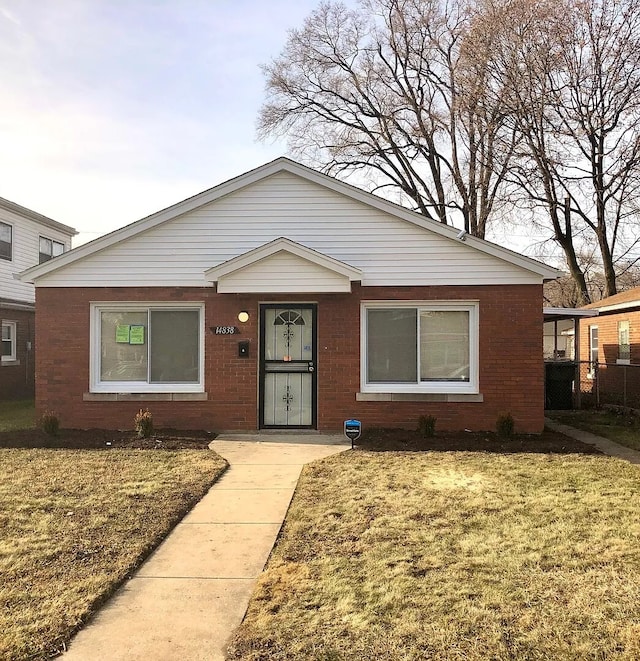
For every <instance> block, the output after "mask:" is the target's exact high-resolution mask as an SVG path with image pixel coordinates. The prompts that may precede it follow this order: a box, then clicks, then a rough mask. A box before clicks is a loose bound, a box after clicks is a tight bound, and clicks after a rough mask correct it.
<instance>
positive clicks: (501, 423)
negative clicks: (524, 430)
mask: <svg viewBox="0 0 640 661" xmlns="http://www.w3.org/2000/svg"><path fill="white" fill-rule="evenodd" d="M515 426H516V425H515V422H514V421H513V416H512V415H511V413H500V414H499V415H498V420H497V421H496V432H498V436H500V437H501V438H510V437H511V436H513V431H514V429H515Z"/></svg>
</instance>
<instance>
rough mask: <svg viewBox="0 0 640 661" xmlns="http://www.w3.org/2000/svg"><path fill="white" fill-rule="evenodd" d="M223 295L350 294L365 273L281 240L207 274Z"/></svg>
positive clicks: (301, 246)
mask: <svg viewBox="0 0 640 661" xmlns="http://www.w3.org/2000/svg"><path fill="white" fill-rule="evenodd" d="M205 278H206V280H207V281H208V282H211V283H215V284H216V286H217V291H218V292H219V293H221V294H247V293H259V294H295V293H333V292H335V293H345V292H346V293H348V292H350V291H351V283H352V282H354V281H355V282H359V281H361V280H362V272H361V271H360V269H357V268H355V267H353V266H351V265H349V264H345V263H344V262H341V261H340V260H338V259H334V258H333V257H329V256H328V255H324V254H323V253H320V252H318V251H317V250H312V249H311V248H307V247H306V246H303V245H302V244H300V243H296V242H295V241H291V240H290V239H286V238H283V237H281V238H279V239H276V240H275V241H271V242H269V243H266V244H264V245H262V246H260V247H258V248H255V249H254V250H250V251H249V252H246V253H244V254H242V255H238V256H237V257H234V258H233V259H230V260H228V261H226V262H223V263H222V264H219V265H218V266H214V267H213V268H210V269H208V270H207V271H205Z"/></svg>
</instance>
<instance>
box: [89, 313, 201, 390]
mask: <svg viewBox="0 0 640 661" xmlns="http://www.w3.org/2000/svg"><path fill="white" fill-rule="evenodd" d="M185 309H188V310H198V313H199V315H200V346H199V351H200V361H199V362H200V365H199V367H198V382H197V383H148V382H147V381H100V358H101V337H100V332H101V314H102V312H122V311H125V312H151V311H172V310H185ZM204 316H205V315H204V303H202V302H193V303H188V302H178V303H172V302H167V301H154V302H146V301H141V302H139V303H138V302H136V303H129V302H127V303H122V302H118V301H116V302H104V303H103V302H96V303H91V324H90V342H89V346H90V349H89V351H90V355H89V384H90V386H89V389H90V392H95V393H155V392H158V393H179V392H204V379H205V377H204V365H205V362H204V332H205V326H204V321H205V320H204Z"/></svg>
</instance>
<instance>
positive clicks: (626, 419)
mask: <svg viewBox="0 0 640 661" xmlns="http://www.w3.org/2000/svg"><path fill="white" fill-rule="evenodd" d="M548 415H549V417H550V418H552V419H553V420H556V421H558V422H561V423H563V424H567V425H570V426H571V427H577V428H578V429H584V430H585V431H589V432H591V433H593V434H597V435H598V436H604V437H605V438H608V439H609V440H611V441H615V442H616V443H620V445H625V446H626V447H628V448H633V449H634V450H640V418H638V416H637V415H634V414H632V413H624V412H620V411H615V410H608V409H586V410H580V411H553V412H552V413H551V414H548Z"/></svg>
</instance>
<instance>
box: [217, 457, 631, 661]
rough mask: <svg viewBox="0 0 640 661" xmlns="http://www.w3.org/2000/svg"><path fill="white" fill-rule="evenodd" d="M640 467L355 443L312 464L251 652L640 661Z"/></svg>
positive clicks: (251, 621)
mask: <svg viewBox="0 0 640 661" xmlns="http://www.w3.org/2000/svg"><path fill="white" fill-rule="evenodd" d="M639 493H640V468H639V467H636V466H632V465H630V464H627V463H625V462H622V461H619V460H616V459H611V458H607V457H602V456H585V455H579V454H568V455H545V454H509V455H507V454H491V453H480V452H476V453H473V452H458V453H456V452H424V453H418V452H412V453H402V452H389V453H373V452H365V451H356V452H347V453H345V454H343V455H340V456H337V457H332V458H329V459H326V460H323V461H322V462H319V463H316V464H314V465H312V466H309V467H307V468H306V469H305V471H304V473H303V477H302V479H301V481H300V483H299V485H298V488H297V491H296V494H295V497H294V501H293V503H292V506H291V508H290V511H289V513H288V515H287V519H286V523H285V526H284V528H283V531H282V534H281V537H280V539H279V541H278V543H277V546H276V548H275V550H274V552H273V553H272V556H271V558H270V560H269V563H268V566H267V570H266V572H265V573H264V575H263V576H262V577H261V579H260V581H259V584H258V587H257V589H256V592H255V594H254V596H253V599H252V601H251V604H250V607H249V610H248V613H247V616H246V618H245V621H244V623H243V625H242V626H241V628H240V629H239V630H238V632H237V634H236V636H235V639H234V640H233V642H232V645H231V647H230V656H231V658H234V659H242V660H243V661H250V660H253V661H256V660H258V659H261V660H269V661H276V660H284V659H287V660H288V661H303V660H304V661H314V660H317V661H320V660H322V661H341V660H354V661H356V660H358V661H359V660H361V659H367V660H372V661H373V660H376V661H377V660H379V661H408V660H415V661H418V660H434V661H438V660H445V659H446V660H447V661H450V660H455V661H462V660H465V661H480V660H482V661H486V660H492V661H501V660H505V661H506V660H507V659H509V660H514V659H515V660H527V661H533V660H540V661H542V660H544V661H547V660H550V659H553V660H554V661H559V660H568V659H572V660H575V661H578V660H580V661H587V660H593V661H595V660H604V659H607V660H609V659H611V660H617V661H620V660H622V659H625V660H629V661H631V660H632V659H633V660H637V659H640V499H639V498H638V494H639Z"/></svg>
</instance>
